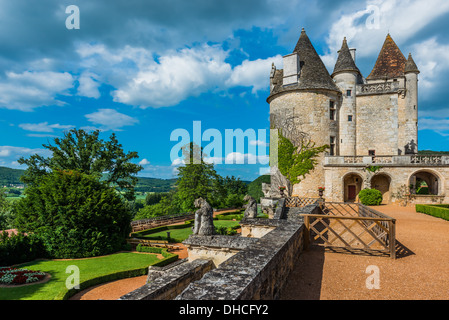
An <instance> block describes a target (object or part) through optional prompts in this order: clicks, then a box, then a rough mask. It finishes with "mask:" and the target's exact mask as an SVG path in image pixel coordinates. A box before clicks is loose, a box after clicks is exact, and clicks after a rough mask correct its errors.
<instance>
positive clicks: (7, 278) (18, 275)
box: [0, 267, 46, 285]
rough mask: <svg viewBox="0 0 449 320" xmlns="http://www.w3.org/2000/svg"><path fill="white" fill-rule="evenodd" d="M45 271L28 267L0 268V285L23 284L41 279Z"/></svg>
mask: <svg viewBox="0 0 449 320" xmlns="http://www.w3.org/2000/svg"><path fill="white" fill-rule="evenodd" d="M45 275H46V274H45V273H44V272H40V271H31V270H27V269H16V268H9V267H7V268H0V285H21V284H29V283H33V282H37V281H41V280H42V279H44V277H45Z"/></svg>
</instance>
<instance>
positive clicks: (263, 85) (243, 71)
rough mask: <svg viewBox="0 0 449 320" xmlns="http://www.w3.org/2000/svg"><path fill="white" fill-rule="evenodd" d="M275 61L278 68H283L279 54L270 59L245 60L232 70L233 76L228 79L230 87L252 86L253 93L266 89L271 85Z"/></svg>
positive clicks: (227, 82)
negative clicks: (272, 68)
mask: <svg viewBox="0 0 449 320" xmlns="http://www.w3.org/2000/svg"><path fill="white" fill-rule="evenodd" d="M272 63H274V64H275V66H276V67H277V68H278V69H281V68H282V65H283V61H282V56H281V55H277V56H274V57H271V58H268V59H257V60H254V61H250V60H245V61H243V62H242V64H241V65H238V66H236V67H235V68H234V70H233V71H232V74H231V76H230V77H229V79H228V80H227V81H226V85H227V86H228V87H234V86H244V87H252V93H253V94H256V93H257V91H259V90H266V89H267V88H268V86H269V80H270V78H269V75H270V70H271V64H272Z"/></svg>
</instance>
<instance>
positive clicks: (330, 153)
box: [329, 137, 335, 157]
mask: <svg viewBox="0 0 449 320" xmlns="http://www.w3.org/2000/svg"><path fill="white" fill-rule="evenodd" d="M330 142H331V143H330V151H329V155H330V156H331V157H332V156H335V137H331V139H330Z"/></svg>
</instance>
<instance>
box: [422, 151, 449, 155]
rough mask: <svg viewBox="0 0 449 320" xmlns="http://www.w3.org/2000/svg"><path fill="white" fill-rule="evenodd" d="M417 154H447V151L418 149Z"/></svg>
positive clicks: (448, 153) (448, 152)
mask: <svg viewBox="0 0 449 320" xmlns="http://www.w3.org/2000/svg"><path fill="white" fill-rule="evenodd" d="M418 154H419V155H441V156H447V155H449V151H431V150H421V151H418Z"/></svg>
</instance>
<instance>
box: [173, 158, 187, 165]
mask: <svg viewBox="0 0 449 320" xmlns="http://www.w3.org/2000/svg"><path fill="white" fill-rule="evenodd" d="M184 164H185V161H184V159H182V158H176V159H175V160H173V162H172V164H171V165H172V167H176V166H181V165H184Z"/></svg>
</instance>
